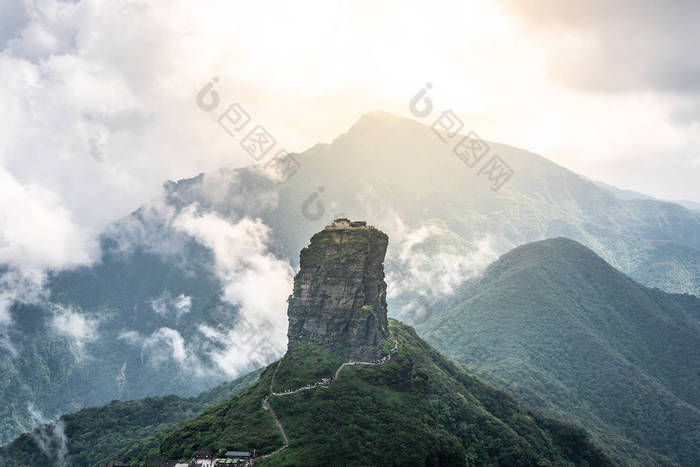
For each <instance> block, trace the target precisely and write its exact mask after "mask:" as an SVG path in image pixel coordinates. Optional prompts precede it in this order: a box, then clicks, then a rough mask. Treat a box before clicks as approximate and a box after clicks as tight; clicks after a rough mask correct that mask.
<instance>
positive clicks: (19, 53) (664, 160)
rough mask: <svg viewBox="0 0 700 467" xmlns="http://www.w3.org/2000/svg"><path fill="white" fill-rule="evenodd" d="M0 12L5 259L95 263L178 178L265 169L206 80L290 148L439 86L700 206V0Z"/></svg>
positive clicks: (545, 151)
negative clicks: (239, 140) (228, 127)
mask: <svg viewBox="0 0 700 467" xmlns="http://www.w3.org/2000/svg"><path fill="white" fill-rule="evenodd" d="M0 12H1V14H0V51H1V52H0V102H1V103H2V105H1V106H0V263H3V264H9V265H21V266H22V267H23V268H25V269H30V270H31V269H33V270H36V271H42V270H44V269H46V268H69V267H73V266H76V265H79V264H89V263H91V262H93V261H95V259H96V257H97V255H98V246H97V241H96V239H97V236H98V234H99V232H100V231H102V229H104V227H105V226H106V225H108V224H109V223H111V222H113V221H115V220H117V219H119V218H121V217H123V216H125V215H126V214H128V213H129V212H131V211H133V210H134V209H136V208H138V207H139V206H140V205H142V204H144V203H147V202H148V201H149V200H151V199H153V198H154V197H157V196H158V194H159V192H160V190H161V187H162V184H163V182H164V181H165V180H168V179H172V180H177V179H180V178H187V177H191V176H194V175H196V174H198V173H200V172H212V171H215V170H216V169H218V168H220V167H240V166H244V165H249V164H251V163H252V162H253V161H252V160H251V158H250V156H249V155H248V154H246V153H245V152H244V151H243V150H242V149H241V148H240V147H239V146H238V145H235V144H234V145H232V144H231V142H230V138H229V137H228V136H227V135H226V134H225V133H224V132H222V131H221V128H220V127H219V126H218V125H217V124H216V121H215V116H213V114H212V112H207V111H205V110H203V109H202V108H200V106H198V105H197V104H196V102H197V101H196V96H197V94H198V93H199V92H200V90H201V89H202V88H203V87H204V86H205V85H207V83H211V84H213V87H212V89H213V90H215V91H216V93H217V94H218V96H219V99H220V101H221V105H222V106H224V105H230V104H234V103H237V104H238V105H240V106H241V108H244V109H245V111H246V112H247V113H248V114H249V115H250V116H251V118H252V120H253V121H254V122H256V123H257V124H260V125H263V126H264V127H265V128H266V129H267V130H268V132H269V133H270V134H271V135H272V136H273V137H274V138H275V139H276V140H277V142H278V143H279V144H280V146H282V147H284V148H285V149H287V150H288V151H303V150H305V149H307V148H309V147H311V146H313V145H314V144H316V143H318V142H330V141H331V140H332V139H333V138H335V137H336V136H338V135H339V134H342V133H344V132H345V131H347V129H348V128H349V127H350V126H351V125H352V124H353V123H354V122H355V121H356V120H357V119H358V118H359V117H360V116H361V115H362V114H364V113H366V112H370V111H376V110H384V111H388V112H391V113H394V114H397V115H402V116H407V117H411V114H410V112H409V107H408V104H409V101H410V100H411V98H412V97H413V96H414V95H415V94H416V93H417V92H418V91H419V90H420V89H422V88H423V87H424V86H425V85H426V84H427V83H430V85H431V89H430V98H431V99H432V101H433V102H434V103H435V105H436V107H438V108H440V109H451V110H454V111H455V113H456V114H457V115H459V116H460V118H461V119H462V120H463V121H464V122H465V128H467V129H469V130H472V131H475V132H476V133H477V134H479V135H480V136H481V137H482V138H484V139H488V140H492V141H498V142H501V143H506V144H510V145H513V146H518V147H521V148H524V149H528V150H531V151H533V152H536V153H538V154H541V155H542V156H544V157H547V158H549V159H551V160H553V161H555V162H557V163H560V164H562V165H564V166H566V167H568V168H570V169H571V170H574V171H576V172H578V173H581V174H583V175H585V176H587V177H590V178H592V179H596V180H601V181H604V182H607V183H610V184H613V185H616V186H618V187H621V188H627V189H633V190H636V191H640V192H643V193H647V194H650V195H653V196H657V197H660V198H664V199H691V200H695V201H700V184H698V183H697V181H698V180H699V179H700V149H698V148H699V147H700V145H699V144H698V143H699V142H700V60H698V59H697V53H696V51H695V50H694V48H696V44H697V43H700V28H697V27H696V24H697V22H698V19H700V4H698V3H697V2H690V1H689V2H682V1H679V2H663V4H661V2H654V1H646V0H642V1H636V2H626V1H616V2H609V1H604V0H594V1H585V2H583V1H580V2H576V1H572V2H557V1H523V2H517V3H516V2H513V3H511V2H503V1H486V0H483V1H481V0H477V1H454V2H452V1H442V2H440V1H431V2H399V1H383V0H380V1H371V2H370V1H357V2H339V1H329V0H326V1H318V2H311V1H308V2H307V1H302V2H284V1H254V2H253V1H250V2H237V1H229V0H226V1H223V0H222V1H201V2H191V1H177V0H175V1H167V2H166V1H162V2H142V1H121V2H113V1H105V0H82V1H78V2H73V1H57V0H27V1H16V0H14V1H13V0H0ZM214 80H215V81H214ZM46 231H50V232H51V238H50V239H49V240H47V238H46V235H44V232H46ZM1 298H2V297H0V299H1ZM1 318H2V317H0V319H1ZM66 319H67V318H66Z"/></svg>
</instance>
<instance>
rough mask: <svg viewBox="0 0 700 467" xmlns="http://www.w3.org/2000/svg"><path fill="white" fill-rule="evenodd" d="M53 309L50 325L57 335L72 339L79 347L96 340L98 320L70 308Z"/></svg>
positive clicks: (59, 306)
mask: <svg viewBox="0 0 700 467" xmlns="http://www.w3.org/2000/svg"><path fill="white" fill-rule="evenodd" d="M53 308H54V316H53V319H52V321H51V324H52V326H53V328H54V329H55V330H56V331H57V332H58V333H59V334H62V335H64V336H68V337H70V338H72V339H73V340H74V341H75V343H76V344H77V345H78V346H79V347H82V346H83V345H84V344H85V343H87V342H92V341H94V340H95V339H97V336H98V333H97V326H98V320H96V319H93V318H88V317H87V316H85V315H84V314H82V313H79V312H77V311H75V310H74V309H73V308H71V307H65V306H62V305H53Z"/></svg>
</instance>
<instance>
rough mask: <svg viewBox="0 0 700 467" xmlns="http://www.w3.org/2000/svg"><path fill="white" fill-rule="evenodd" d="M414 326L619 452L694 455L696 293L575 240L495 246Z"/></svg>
mask: <svg viewBox="0 0 700 467" xmlns="http://www.w3.org/2000/svg"><path fill="white" fill-rule="evenodd" d="M418 331H419V332H420V333H421V335H423V336H424V337H425V338H426V339H427V340H428V342H431V343H433V345H435V346H436V348H438V349H439V350H440V351H442V352H443V353H444V354H445V355H446V356H448V357H450V358H453V359H455V360H456V361H458V362H460V363H462V364H463V365H465V366H466V367H468V368H470V369H473V371H476V372H477V373H478V374H480V375H481V376H482V377H484V378H486V379H487V380H488V381H489V382H491V383H492V384H496V385H498V386H500V387H503V388H505V389H507V390H508V391H510V392H512V393H513V394H514V395H515V396H516V398H517V399H518V400H519V401H520V402H523V403H525V404H527V405H529V406H531V407H535V408H538V409H540V410H545V411H546V413H547V414H549V415H552V416H557V417H561V418H564V419H566V420H569V421H572V422H575V423H578V424H581V425H583V426H584V427H586V428H587V429H588V430H590V431H591V432H592V433H593V435H594V439H596V441H597V442H599V443H600V445H601V446H602V447H604V448H605V449H606V450H607V452H608V453H609V454H611V455H612V456H613V457H615V458H617V460H618V461H620V462H623V463H625V464H626V463H634V462H641V463H642V464H645V465H649V464H660V465H684V466H693V465H695V463H696V461H697V459H699V458H700V374H698V371H697V370H698V368H700V354H698V352H697V350H698V349H700V299H698V298H697V297H694V296H690V295H674V294H668V293H665V292H662V291H660V290H658V289H649V288H646V287H643V286H641V285H639V284H637V283H635V282H634V281H632V280H631V279H629V278H628V277H626V276H625V275H624V274H622V273H620V272H619V271H617V270H615V269H614V268H612V267H611V266H610V265H609V264H607V263H606V262H605V261H604V260H603V259H601V258H600V257H599V256H598V255H596V254H595V253H594V252H593V251H591V250H590V249H588V248H586V247H584V246H583V245H581V244H579V243H577V242H574V241H572V240H569V239H565V238H555V239H550V240H545V241H541V242H535V243H530V244H526V245H523V246H520V247H518V248H516V249H514V250H513V251H511V252H509V253H507V254H505V255H503V256H502V257H501V258H500V259H499V260H498V261H497V262H495V263H494V264H492V265H491V266H490V267H489V268H488V269H487V271H486V272H485V274H484V276H483V278H481V279H479V280H477V281H474V282H473V283H472V284H469V285H468V286H467V287H466V288H465V290H463V291H461V292H460V293H459V294H458V295H457V297H455V298H453V300H452V302H451V304H450V306H447V307H446V308H445V309H444V311H442V312H441V313H436V314H435V315H433V317H432V319H431V320H429V321H427V322H425V323H423V324H422V325H420V326H419V327H418Z"/></svg>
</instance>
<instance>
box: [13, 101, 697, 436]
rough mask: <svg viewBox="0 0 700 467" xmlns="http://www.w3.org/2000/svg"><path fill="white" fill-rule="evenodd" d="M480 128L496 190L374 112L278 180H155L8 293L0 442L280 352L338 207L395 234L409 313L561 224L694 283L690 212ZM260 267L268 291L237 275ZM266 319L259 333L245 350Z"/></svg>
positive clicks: (214, 379)
mask: <svg viewBox="0 0 700 467" xmlns="http://www.w3.org/2000/svg"><path fill="white" fill-rule="evenodd" d="M488 145H489V147H490V152H489V155H488V156H487V157H486V159H488V157H490V155H493V154H497V155H499V156H500V157H501V158H502V159H503V160H504V161H505V162H506V163H507V164H508V165H509V166H510V167H511V168H512V169H513V171H514V175H513V177H512V178H511V179H510V180H509V181H508V182H507V183H506V184H505V185H503V187H501V188H500V190H498V191H493V190H492V189H491V188H492V187H491V184H490V182H489V180H488V179H487V178H486V177H484V176H483V175H482V176H479V174H478V169H470V168H469V167H467V166H466V165H465V164H464V163H463V162H462V161H461V160H460V159H459V158H458V157H457V156H456V155H455V154H454V153H453V152H452V146H453V145H450V144H445V143H443V141H442V140H441V139H440V137H439V136H438V135H436V134H435V133H434V132H433V131H432V130H431V129H430V128H429V127H427V126H424V125H422V124H419V123H417V122H414V121H411V120H407V119H402V118H396V117H393V116H391V115H388V114H384V113H373V114H368V115H366V116H364V117H363V118H361V119H360V120H359V121H358V122H357V123H356V124H355V125H354V126H353V127H352V128H351V129H350V130H349V132H348V133H346V134H344V135H341V136H339V137H338V138H337V139H336V140H334V141H333V142H332V143H331V144H321V145H317V146H314V147H313V148H311V149H309V150H308V151H305V152H304V153H302V154H297V155H294V157H295V158H296V160H297V161H298V163H299V169H298V171H297V172H296V173H295V174H294V175H293V176H292V177H291V178H289V180H287V181H285V182H284V183H279V182H278V181H276V180H274V179H271V178H269V177H267V176H265V175H264V173H262V171H261V170H259V169H257V168H248V169H241V170H236V171H221V172H220V173H215V174H203V175H200V176H198V177H194V178H192V179H187V180H182V181H179V182H177V183H172V182H169V183H167V184H166V185H165V188H164V196H163V201H162V202H161V203H154V204H153V205H149V206H144V207H143V208H142V209H139V210H138V211H136V212H135V213H134V214H133V215H132V216H130V217H129V218H127V219H124V220H123V221H122V222H119V223H117V224H116V225H114V226H113V228H111V229H110V230H109V231H108V232H106V233H105V234H104V236H103V241H102V251H103V258H102V262H101V263H100V264H97V265H94V266H92V267H83V268H79V269H77V270H73V271H65V272H57V273H55V274H51V275H50V277H49V280H48V283H47V284H46V294H45V297H43V298H42V299H41V300H40V301H39V302H38V303H34V304H31V303H30V304H27V303H25V304H22V303H19V304H16V305H14V306H13V307H12V308H11V316H12V324H11V325H9V327H7V331H6V332H5V333H4V335H5V336H6V340H5V342H6V345H4V346H3V347H1V348H0V365H2V367H3V368H4V369H5V370H6V371H3V374H2V377H1V380H0V399H1V400H2V401H3V402H4V403H3V404H2V409H0V442H3V441H4V442H6V441H9V440H11V439H13V438H14V437H15V436H17V435H18V434H19V433H21V432H23V431H29V430H30V429H31V428H32V427H33V426H35V425H36V424H37V423H38V422H39V421H41V420H42V418H43V419H51V418H53V417H55V416H57V415H59V414H61V413H65V412H70V411H74V410H78V409H80V408H82V407H84V406H90V405H97V404H102V403H106V402H108V401H110V400H112V399H114V398H120V399H132V398H140V397H144V396H147V395H159V394H160V395H162V394H169V393H176V394H179V395H182V396H189V395H195V394H197V393H199V392H201V391H203V390H205V389H207V388H209V387H212V386H213V385H215V384H218V383H220V382H223V381H227V380H230V379H232V378H234V377H235V376H237V375H240V374H243V373H245V372H246V371H248V370H250V369H253V368H254V367H257V366H259V365H261V364H264V363H267V362H269V361H271V360H273V359H274V358H276V357H278V356H280V355H282V353H283V352H284V349H285V345H286V337H285V334H286V325H287V323H286V319H285V317H284V309H285V300H286V298H287V295H288V293H289V290H290V286H291V281H292V275H293V268H295V267H297V259H296V258H297V252H298V251H299V249H300V248H301V247H302V246H303V245H304V244H305V243H306V241H307V239H308V238H309V237H310V236H311V234H312V233H313V232H315V231H317V230H318V229H319V228H320V227H322V226H323V225H324V224H325V223H326V222H328V220H329V219H331V218H333V217H336V215H339V214H344V215H345V216H346V217H351V218H358V219H369V220H370V221H371V222H372V223H373V224H376V225H378V226H381V227H382V229H383V230H384V231H386V232H387V233H388V234H389V236H390V238H391V239H392V242H391V244H390V246H389V251H388V260H387V275H388V281H387V282H388V283H389V290H388V302H389V313H390V315H392V316H394V317H397V318H401V319H403V320H405V321H407V322H409V323H420V322H422V321H424V320H425V319H427V317H428V316H429V315H430V314H431V313H432V312H434V310H432V309H431V308H430V306H429V305H428V306H426V304H429V303H434V302H435V301H436V300H441V299H445V298H448V297H451V296H452V294H453V293H454V292H455V291H456V290H458V289H459V287H460V285H461V284H462V283H463V281H464V280H466V279H469V278H473V277H476V276H478V275H479V274H480V273H481V272H482V271H483V269H484V268H485V267H486V265H488V264H489V263H490V262H492V261H494V260H496V259H497V258H498V256H499V255H500V254H502V253H505V252H506V251H508V250H510V249H512V248H513V247H516V246H518V245H521V244H523V243H526V242H530V241H536V240H542V239H545V238H550V237H555V236H565V237H568V238H572V239H575V240H577V241H579V242H581V243H583V244H584V245H586V246H588V247H590V248H592V249H593V251H595V252H596V253H597V254H599V255H600V256H601V257H603V258H604V259H605V260H606V261H608V262H609V263H610V264H611V265H613V266H614V267H616V268H618V269H620V270H621V271H623V272H624V273H626V274H628V275H629V276H630V277H632V278H634V279H635V280H637V281H639V282H640V283H642V284H645V285H648V286H653V287H659V288H661V289H663V290H665V291H668V292H685V293H692V294H696V295H697V294H700V273H699V271H698V265H699V264H700V228H699V227H700V213H697V212H693V211H691V210H688V209H686V208H683V207H681V206H680V205H678V204H673V203H667V202H661V201H656V200H636V199H635V200H622V199H618V198H617V197H616V196H615V195H614V194H613V193H611V192H610V191H608V190H606V189H604V188H601V187H600V186H598V185H596V184H595V183H593V182H591V181H588V180H587V179H585V178H584V177H581V176H579V175H577V174H574V173H572V172H570V171H568V170H567V169H565V168H563V167H560V166H558V165H556V164H554V163H552V162H550V161H548V160H546V159H544V158H542V157H540V156H537V155H535V154H532V153H529V152H527V151H523V150H520V149H516V148H512V147H509V146H506V145H502V144H497V143H488ZM221 238H224V239H227V240H225V241H221V240H220V239H221ZM436 278H439V280H436ZM261 284H264V285H265V287H266V290H268V291H269V295H268V297H269V299H266V300H264V301H260V300H258V299H257V298H256V297H255V296H250V295H248V294H246V293H245V291H246V290H253V289H254V288H255V287H260V286H261ZM241 317H243V318H244V319H242V320H241ZM260 335H263V336H265V338H266V339H267V340H268V341H269V344H270V345H266V346H265V347H264V348H265V349H267V350H266V352H264V353H251V349H257V348H261V346H259V345H257V344H259V342H252V341H251V340H250V339H251V337H252V336H260ZM232 343H235V345H233V344H232ZM193 368H194V369H195V371H194V374H193V371H192V369H193Z"/></svg>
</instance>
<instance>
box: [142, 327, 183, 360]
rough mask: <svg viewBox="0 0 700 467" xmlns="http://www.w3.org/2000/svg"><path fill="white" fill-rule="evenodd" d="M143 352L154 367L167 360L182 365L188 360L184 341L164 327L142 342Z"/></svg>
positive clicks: (178, 334)
mask: <svg viewBox="0 0 700 467" xmlns="http://www.w3.org/2000/svg"><path fill="white" fill-rule="evenodd" d="M143 352H144V353H145V354H146V355H147V356H148V357H149V360H150V361H151V362H152V363H154V364H156V365H158V364H160V363H163V362H165V361H169V360H173V361H175V362H176V363H178V364H180V365H184V364H185V362H186V361H187V358H188V352H187V350H186V349H185V339H184V338H183V337H182V335H180V333H179V332H178V331H177V330H175V329H171V328H166V327H163V328H159V329H158V330H156V331H155V332H154V333H153V334H151V335H150V336H149V337H147V338H146V339H145V340H144V343H143Z"/></svg>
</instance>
